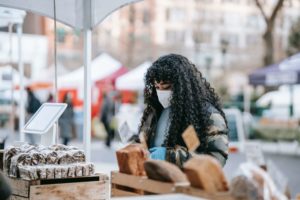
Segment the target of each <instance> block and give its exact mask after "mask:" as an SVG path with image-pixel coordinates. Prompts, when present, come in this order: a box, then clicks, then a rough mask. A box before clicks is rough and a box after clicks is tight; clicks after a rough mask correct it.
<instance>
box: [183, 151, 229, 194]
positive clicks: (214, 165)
mask: <svg viewBox="0 0 300 200" xmlns="http://www.w3.org/2000/svg"><path fill="white" fill-rule="evenodd" d="M183 169H184V172H185V174H186V175H187V177H188V179H189V181H190V182H191V185H192V186H193V187H196V188H201V189H204V190H205V191H207V192H210V193H215V192H219V191H227V190H228V182H227V180H226V177H225V175H224V172H223V170H222V167H221V165H220V164H219V162H218V161H217V160H216V159H215V158H213V157H212V156H209V155H197V156H194V157H193V158H191V159H189V160H188V161H187V162H186V163H185V164H184V166H183Z"/></svg>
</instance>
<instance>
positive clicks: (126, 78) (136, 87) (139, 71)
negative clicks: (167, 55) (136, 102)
mask: <svg viewBox="0 0 300 200" xmlns="http://www.w3.org/2000/svg"><path fill="white" fill-rule="evenodd" d="M150 66H151V62H149V61H146V62H144V63H143V64H141V65H139V66H137V67H136V68H135V69H133V70H131V71H130V72H128V73H126V74H124V75H122V76H120V77H119V78H117V80H116V88H117V89H118V90H133V91H143V90H144V88H145V83H144V77H145V74H146V72H147V70H148V68H149V67H150Z"/></svg>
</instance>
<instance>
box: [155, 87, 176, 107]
mask: <svg viewBox="0 0 300 200" xmlns="http://www.w3.org/2000/svg"><path fill="white" fill-rule="evenodd" d="M156 93H157V97H158V100H159V102H160V104H161V105H162V106H163V107H164V108H167V107H169V106H170V105H171V102H170V100H171V96H172V91H171V90H158V89H156Z"/></svg>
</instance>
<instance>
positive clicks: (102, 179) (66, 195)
mask: <svg viewBox="0 0 300 200" xmlns="http://www.w3.org/2000/svg"><path fill="white" fill-rule="evenodd" d="M9 180H10V183H11V187H12V191H13V192H12V193H13V195H12V197H11V198H10V199H11V200H25V199H26V200H32V199H33V200H35V199H39V200H43V199H45V200H47V199H55V200H64V199H92V200H102V199H108V198H109V178H108V176H106V175H103V174H96V175H94V176H87V177H76V178H62V179H44V180H34V181H27V180H21V179H17V178H9Z"/></svg>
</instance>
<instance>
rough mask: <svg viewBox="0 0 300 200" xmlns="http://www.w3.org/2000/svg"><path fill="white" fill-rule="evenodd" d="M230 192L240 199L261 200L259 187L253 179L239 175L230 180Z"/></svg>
mask: <svg viewBox="0 0 300 200" xmlns="http://www.w3.org/2000/svg"><path fill="white" fill-rule="evenodd" d="M230 194H231V195H232V196H233V197H234V198H236V199H240V200H263V199H264V198H263V196H262V194H261V192H260V189H259V187H258V185H257V184H255V183H254V181H253V180H251V179H249V178H248V177H246V176H243V175H240V176H237V177H235V178H234V179H232V181H231V182H230Z"/></svg>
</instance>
